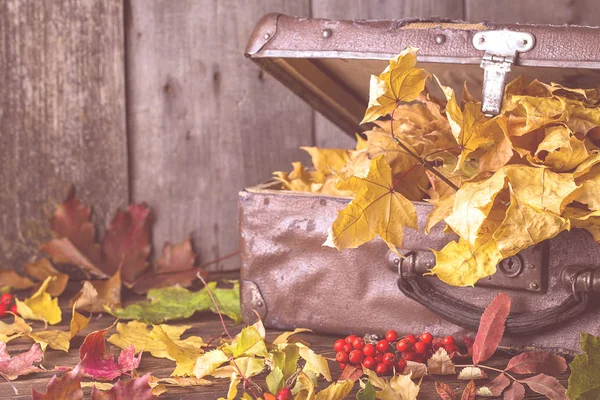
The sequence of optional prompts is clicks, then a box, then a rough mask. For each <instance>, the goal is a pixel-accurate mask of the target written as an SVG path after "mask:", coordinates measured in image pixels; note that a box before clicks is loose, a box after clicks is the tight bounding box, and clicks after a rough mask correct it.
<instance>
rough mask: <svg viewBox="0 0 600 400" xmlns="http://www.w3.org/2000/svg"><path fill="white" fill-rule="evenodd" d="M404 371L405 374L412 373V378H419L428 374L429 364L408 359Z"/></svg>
mask: <svg viewBox="0 0 600 400" xmlns="http://www.w3.org/2000/svg"><path fill="white" fill-rule="evenodd" d="M403 373H404V375H410V376H411V378H412V379H419V378H422V377H424V376H425V375H427V365H425V364H423V363H418V362H415V361H407V362H406V367H404V372H403Z"/></svg>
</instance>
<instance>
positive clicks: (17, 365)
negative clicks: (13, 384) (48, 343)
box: [0, 342, 43, 381]
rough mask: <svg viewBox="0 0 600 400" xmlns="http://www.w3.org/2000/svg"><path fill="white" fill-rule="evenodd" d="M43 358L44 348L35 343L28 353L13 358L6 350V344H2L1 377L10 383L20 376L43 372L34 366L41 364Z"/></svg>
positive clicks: (0, 352) (0, 354) (0, 343)
mask: <svg viewBox="0 0 600 400" xmlns="http://www.w3.org/2000/svg"><path fill="white" fill-rule="evenodd" d="M42 358H43V352H42V348H41V347H40V345H39V344H37V343H34V344H33V346H31V348H30V349H29V350H28V351H26V352H24V353H20V354H17V355H16V356H14V357H11V356H10V354H8V350H7V349H6V343H4V342H0V375H1V376H2V377H3V378H5V379H7V380H9V381H14V380H15V379H17V378H18V377H19V376H23V375H29V374H32V373H35V372H41V371H43V369H40V368H39V367H37V366H35V365H34V364H38V363H40V362H41V361H42Z"/></svg>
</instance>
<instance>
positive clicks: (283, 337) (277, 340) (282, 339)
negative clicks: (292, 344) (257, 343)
mask: <svg viewBox="0 0 600 400" xmlns="http://www.w3.org/2000/svg"><path fill="white" fill-rule="evenodd" d="M301 332H311V333H312V330H310V329H307V328H296V329H294V330H293V331H292V332H284V333H282V334H281V335H279V336H277V337H276V338H275V340H273V344H284V343H288V341H289V339H290V337H291V336H293V335H295V334H297V333H301Z"/></svg>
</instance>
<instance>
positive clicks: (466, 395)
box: [460, 381, 475, 400]
mask: <svg viewBox="0 0 600 400" xmlns="http://www.w3.org/2000/svg"><path fill="white" fill-rule="evenodd" d="M460 400H475V381H471V382H469V383H468V384H467V386H466V387H465V390H464V391H463V394H462V397H461V398H460Z"/></svg>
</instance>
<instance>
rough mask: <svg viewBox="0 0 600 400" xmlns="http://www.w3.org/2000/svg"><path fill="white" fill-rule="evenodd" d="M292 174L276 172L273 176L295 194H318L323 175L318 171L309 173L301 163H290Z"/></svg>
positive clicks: (323, 180) (321, 185)
mask: <svg viewBox="0 0 600 400" xmlns="http://www.w3.org/2000/svg"><path fill="white" fill-rule="evenodd" d="M292 166H293V170H292V172H290V173H288V172H283V171H276V172H274V173H273V176H274V178H275V179H276V180H278V181H279V182H281V183H282V184H283V185H284V186H285V187H286V188H287V189H288V190H294V191H297V192H319V191H320V190H321V189H322V188H323V183H324V182H325V175H324V174H323V173H322V172H319V171H309V170H306V169H305V168H304V166H303V165H302V163H301V162H293V163H292Z"/></svg>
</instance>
